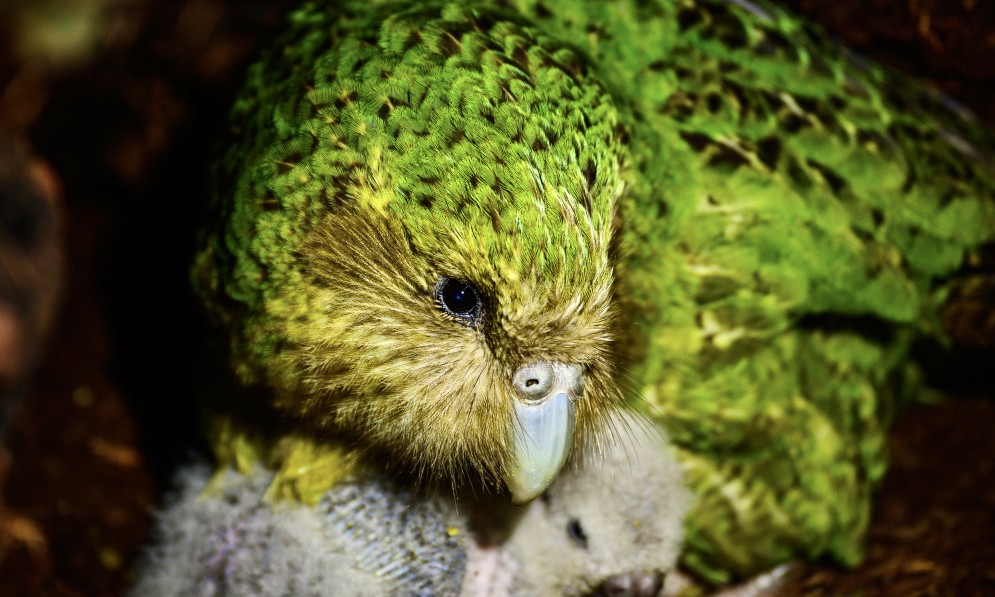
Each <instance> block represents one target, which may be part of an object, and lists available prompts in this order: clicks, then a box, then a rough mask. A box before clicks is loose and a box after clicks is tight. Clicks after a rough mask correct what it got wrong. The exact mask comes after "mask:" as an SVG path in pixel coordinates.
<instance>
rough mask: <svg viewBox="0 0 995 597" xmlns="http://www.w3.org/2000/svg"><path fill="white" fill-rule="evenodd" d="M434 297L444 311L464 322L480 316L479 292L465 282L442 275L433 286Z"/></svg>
mask: <svg viewBox="0 0 995 597" xmlns="http://www.w3.org/2000/svg"><path fill="white" fill-rule="evenodd" d="M435 298H436V300H438V301H439V304H440V305H442V308H443V310H445V312H446V313H448V314H450V315H452V316H453V317H455V318H457V319H460V320H462V321H463V322H464V323H466V324H473V323H476V322H477V320H478V319H479V318H480V303H481V300H480V292H478V291H477V289H476V288H474V287H473V286H472V285H471V284H469V283H467V282H463V281H462V280H454V279H452V278H447V277H445V276H443V277H442V278H440V279H439V283H438V284H437V285H436V286H435Z"/></svg>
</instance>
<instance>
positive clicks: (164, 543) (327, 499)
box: [132, 425, 690, 597]
mask: <svg viewBox="0 0 995 597" xmlns="http://www.w3.org/2000/svg"><path fill="white" fill-rule="evenodd" d="M209 476H210V474H209V471H208V469H207V467H205V466H195V467H190V468H188V469H186V470H185V471H183V472H182V473H181V477H180V488H179V493H178V495H177V496H176V498H175V501H174V503H173V504H171V505H170V506H168V507H167V508H166V510H165V511H164V512H163V513H162V514H161V515H160V517H159V520H158V542H157V543H156V545H155V546H154V547H153V548H152V549H151V550H150V551H149V552H148V553H146V554H145V556H144V562H143V563H142V564H140V565H139V567H138V568H137V577H138V582H137V584H136V585H135V586H134V587H133V588H132V594H134V595H136V596H138V595H157V596H160V597H171V596H174V595H175V596H184V597H185V596H189V595H262V596H266V597H274V596H278V595H295V596H296V595H301V596H304V595H323V596H324V595H349V596H353V595H378V596H379V595H457V594H459V595H462V596H463V597H474V596H479V597H484V596H493V595H523V596H524V595H535V596H544V595H586V594H590V593H592V592H595V591H599V590H600V591H602V592H603V593H604V594H607V595H629V596H632V597H636V596H643V595H645V596H655V595H657V594H658V593H659V591H660V587H661V586H662V583H663V579H664V576H665V575H666V574H667V573H669V572H670V571H671V570H672V569H673V567H674V565H675V564H676V561H677V557H678V555H679V550H680V545H681V541H682V538H683V533H682V526H681V522H682V519H683V516H684V513H685V512H686V511H687V507H688V505H689V498H690V494H689V493H688V491H687V489H686V488H685V487H684V484H683V482H682V473H681V469H680V465H679V464H678V463H677V461H676V458H675V456H674V453H673V450H672V449H671V448H670V447H668V446H667V445H666V444H665V441H664V438H663V437H662V436H661V435H659V434H658V433H657V432H656V430H655V429H653V428H652V427H650V426H648V425H646V426H638V425H634V426H633V427H632V429H631V431H630V432H629V433H627V434H625V435H622V436H620V437H619V438H618V441H617V442H614V443H612V444H610V445H608V446H605V448H604V452H603V453H602V454H601V455H599V457H598V458H597V459H594V458H589V459H585V461H584V462H583V463H581V464H579V465H578V466H568V467H567V469H566V470H564V472H563V473H562V474H561V475H560V476H559V477H558V478H557V479H556V481H555V482H554V483H553V485H552V486H551V487H550V488H549V490H548V491H547V492H546V493H545V494H543V496H542V498H540V499H537V500H535V501H533V502H531V503H529V504H527V505H524V506H513V505H510V504H507V503H505V504H504V506H500V505H497V504H493V503H489V502H487V501H485V502H475V501H473V500H454V499H453V498H452V496H451V495H450V494H446V493H440V494H426V493H421V492H418V491H416V490H414V489H413V488H412V487H410V486H405V485H403V484H398V483H396V482H393V481H392V480H391V479H389V478H388V477H386V476H385V475H383V473H378V472H367V473H366V474H362V475H359V476H356V477H352V478H349V479H347V480H343V481H341V482H340V483H339V484H338V485H336V487H335V488H334V489H332V490H330V491H328V492H327V493H326V494H325V495H323V496H322V498H321V499H320V501H319V502H318V504H317V505H316V506H315V507H313V508H312V507H307V506H303V505H300V504H294V503H283V504H279V505H276V506H275V507H274V505H273V504H271V503H268V501H267V500H266V498H265V494H266V490H267V486H268V485H269V483H270V482H271V480H272V474H271V473H266V472H263V471H259V474H257V475H255V476H245V475H242V474H240V473H237V472H234V471H231V470H229V471H228V472H227V473H226V474H225V475H224V476H223V477H218V478H217V479H216V480H215V483H216V485H215V486H214V487H213V488H211V489H208V490H207V491H206V492H204V486H205V484H207V482H208V478H209ZM494 506H496V507H494Z"/></svg>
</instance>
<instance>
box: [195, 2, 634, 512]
mask: <svg viewBox="0 0 995 597" xmlns="http://www.w3.org/2000/svg"><path fill="white" fill-rule="evenodd" d="M315 10H316V11H320V10H324V9H317V8H316V9H315ZM315 14H316V15H317V14H318V13H315ZM339 17H340V18H346V17H342V16H341V15H339ZM300 18H303V17H300ZM313 18H315V19H317V18H319V16H313ZM347 20H348V19H347V18H346V21H347ZM371 23H372V24H367V25H365V26H364V25H362V24H357V23H352V24H350V23H348V22H346V23H345V24H343V25H341V27H342V30H343V31H348V33H346V34H343V37H342V38H341V39H339V40H337V41H336V43H335V44H333V45H332V46H331V48H330V49H329V48H328V47H326V46H322V47H323V48H324V49H322V50H315V54H314V56H312V57H310V58H309V59H308V60H306V61H305V64H302V65H298V66H297V67H295V69H294V70H293V72H292V74H290V75H280V77H282V78H279V80H278V81H277V82H272V83H269V84H267V85H265V89H262V86H261V87H260V89H256V90H255V91H251V86H250V93H248V94H245V97H244V98H243V100H242V101H241V104H240V106H241V107H239V106H237V107H236V121H238V119H239V114H240V112H239V111H240V110H241V114H242V116H241V118H242V121H241V124H240V125H238V127H237V133H238V134H239V135H240V136H241V137H242V138H244V139H248V140H246V141H243V142H242V145H241V146H240V147H239V148H238V149H237V151H234V152H231V153H230V154H229V156H228V158H227V159H226V165H225V167H226V168H228V169H229V171H230V173H229V176H230V178H231V179H232V180H233V181H234V184H233V185H231V186H232V189H234V190H231V189H229V190H228V191H227V192H228V193H229V194H230V195H231V196H230V197H228V198H227V199H224V198H223V199H222V201H227V202H228V203H227V204H228V205H229V206H230V207H229V208H228V210H227V213H228V214H229V215H228V216H227V220H226V221H225V223H224V224H223V226H222V228H221V230H220V232H217V233H216V234H214V235H213V236H212V237H211V238H210V239H209V240H208V242H207V245H206V248H205V249H204V250H203V251H202V252H201V254H200V257H199V261H198V265H197V269H196V271H197V279H198V285H199V287H200V291H201V294H202V295H204V296H205V298H206V300H207V302H208V304H209V306H211V307H212V309H213V310H214V311H215V312H216V313H218V314H220V315H221V319H222V320H223V321H224V323H225V324H226V325H227V327H229V328H230V329H231V331H232V348H233V358H234V363H235V369H236V372H237V373H238V374H239V376H240V377H241V378H242V379H243V380H244V381H247V382H251V383H260V382H261V383H263V384H264V385H267V386H269V387H270V388H271V389H272V390H273V392H274V396H275V404H276V405H277V406H278V407H279V409H280V410H282V411H283V412H285V413H287V414H288V415H290V416H291V417H293V418H294V420H297V421H300V422H301V424H305V425H307V426H310V427H312V428H314V429H316V430H318V431H320V432H332V433H338V432H342V433H348V434H350V435H351V436H353V437H357V438H359V439H360V440H361V443H362V444H364V445H366V446H370V447H374V448H377V449H379V450H382V451H384V452H385V453H387V454H389V455H392V456H393V457H394V459H395V460H397V461H399V462H401V463H404V464H405V465H408V466H409V467H410V469H411V470H412V471H413V472H415V473H416V474H417V475H419V476H425V477H429V478H436V479H444V480H447V481H450V482H454V483H455V482H459V481H462V480H464V479H466V478H476V479H480V480H483V481H484V482H485V483H486V484H489V485H502V484H503V485H504V486H505V487H507V489H508V490H509V492H510V494H511V496H512V499H513V500H514V501H516V502H526V501H529V500H531V499H532V498H534V497H536V496H538V495H539V494H540V493H542V491H543V490H544V489H545V488H546V487H547V486H548V485H549V484H550V483H551V482H552V480H553V479H554V478H555V476H556V474H557V473H558V472H559V470H560V469H561V467H562V466H563V465H564V463H565V461H566V459H567V457H568V455H569V453H570V451H571V447H572V446H573V445H574V444H575V443H578V442H590V441H594V440H595V439H596V437H597V434H598V432H599V430H600V429H602V428H603V427H604V421H603V419H604V417H605V416H606V415H605V413H607V412H609V411H611V410H614V409H616V408H618V407H619V406H620V405H621V401H622V398H621V393H620V391H619V390H618V389H617V384H616V383H615V382H614V376H615V373H616V369H617V367H618V358H617V354H616V353H617V352H618V351H617V346H618V344H619V340H620V338H619V337H618V333H617V331H616V330H617V327H618V322H617V320H618V318H619V314H618V313H617V312H616V307H615V304H616V301H615V298H614V295H615V292H616V288H615V286H616V274H615V271H614V270H615V262H616V259H617V256H616V254H615V253H616V252H617V241H616V229H615V228H616V225H617V222H616V220H617V217H616V213H617V204H618V201H619V197H620V194H621V192H622V189H623V184H622V172H623V168H624V158H625V154H624V141H623V134H622V133H621V132H620V131H621V128H620V126H619V123H618V117H617V112H616V109H615V107H614V106H613V103H612V100H611V98H610V96H609V95H608V94H607V93H606V92H605V91H604V90H603V89H602V88H601V87H600V86H599V85H598V84H597V82H596V80H595V78H594V77H593V76H592V75H591V74H590V73H589V72H588V71H587V68H586V66H585V63H584V60H583V58H582V57H581V56H580V55H579V54H578V53H577V52H576V51H574V50H573V49H571V48H570V47H568V46H565V45H563V44H561V43H558V42H555V41H553V40H552V39H550V38H548V37H546V36H544V35H542V34H541V33H539V32H537V31H535V30H533V29H531V28H529V26H527V25H524V24H522V23H520V22H518V21H516V20H515V18H514V17H505V16H503V15H501V14H491V13H486V12H480V11H473V10H469V9H465V8H462V7H456V6H453V5H446V6H444V7H442V8H441V9H440V8H436V9H434V10H433V9H426V8H414V9H411V10H408V11H396V12H393V13H392V14H390V15H389V16H384V18H383V19H382V20H381V21H379V22H377V21H375V20H371ZM347 27H349V29H347ZM316 45H320V44H318V43H317V42H316ZM302 51H303V50H302ZM260 68H265V66H263V67H260ZM264 76H272V77H275V76H276V75H271V74H265V73H264V74H260V77H264ZM274 88H275V89H274ZM267 94H269V95H267ZM246 98H248V99H246ZM250 138H251V139H250ZM219 297H223V298H219Z"/></svg>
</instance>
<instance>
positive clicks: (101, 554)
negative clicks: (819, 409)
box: [0, 0, 995, 596]
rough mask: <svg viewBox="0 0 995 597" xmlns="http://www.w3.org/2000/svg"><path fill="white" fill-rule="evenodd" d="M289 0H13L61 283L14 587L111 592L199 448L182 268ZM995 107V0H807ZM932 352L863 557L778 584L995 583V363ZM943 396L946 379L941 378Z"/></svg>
mask: <svg viewBox="0 0 995 597" xmlns="http://www.w3.org/2000/svg"><path fill="white" fill-rule="evenodd" d="M289 4H290V2H288V1H287V0H273V1H263V0H241V1H239V0H185V1H184V0H0V137H3V138H16V139H18V140H19V141H20V143H21V145H20V147H21V148H22V150H23V151H24V152H25V153H27V154H31V155H33V156H34V159H35V163H44V164H47V165H48V166H50V168H51V170H52V171H54V173H55V177H54V178H55V179H57V180H58V182H59V186H60V187H61V192H60V193H58V196H59V206H60V207H59V210H60V211H59V218H60V222H61V224H62V226H63V228H62V229H63V231H64V235H63V242H64V248H65V255H66V264H65V265H66V267H65V281H64V283H63V287H62V292H61V297H62V300H61V306H60V309H59V311H58V314H57V317H56V322H57V323H56V325H55V326H54V329H53V330H52V332H51V334H50V335H49V338H48V342H47V351H46V352H45V353H44V357H43V358H42V359H41V360H40V362H38V363H37V364H36V367H35V368H34V374H33V376H32V378H31V383H30V385H29V386H28V389H27V391H26V392H25V393H24V396H23V399H22V400H21V401H20V402H21V404H20V408H19V410H18V412H17V416H16V417H15V418H14V419H12V420H11V421H10V422H9V423H8V424H7V428H6V429H4V430H3V435H4V437H3V443H4V453H3V455H2V456H0V594H3V595H8V594H9V595H67V596H68V595H118V594H120V593H121V591H122V590H123V587H124V586H125V583H126V582H127V571H128V566H129V564H130V562H131V560H132V558H133V557H134V555H135V554H136V552H137V550H138V549H139V547H140V545H141V544H142V542H143V541H145V540H146V539H147V533H148V529H149V511H150V509H151V508H152V507H153V506H154V503H155V499H156V497H157V496H158V495H159V493H160V492H161V491H162V490H163V489H165V488H166V487H167V486H168V485H167V483H168V478H169V472H170V471H171V470H172V468H173V467H174V466H175V465H176V463H178V462H181V461H183V460H184V459H186V458H189V456H190V450H191V448H190V446H196V442H197V434H196V423H197V421H196V409H195V407H194V403H195V400H196V390H195V383H194V380H195V379H196V378H197V377H198V376H199V375H200V367H201V366H202V365H201V363H202V359H201V358H200V357H201V350H202V349H201V340H200V339H201V338H202V337H203V336H204V331H205V324H204V321H203V320H202V317H201V314H200V312H199V311H198V309H197V306H196V303H195V301H194V299H193V297H192V296H191V294H190V292H189V289H188V283H187V269H188V265H189V263H190V259H191V255H192V251H193V243H194V235H195V226H196V223H197V222H198V221H199V220H200V218H201V212H200V210H201V205H202V204H203V201H204V198H205V189H206V169H207V164H208V163H209V160H210V155H211V145H212V139H213V138H215V136H216V134H217V132H218V131H219V130H220V127H221V126H222V124H223V122H224V114H225V111H226V106H227V104H228V102H229V101H230V99H231V97H232V94H233V93H234V90H235V88H236V86H237V84H238V81H239V77H240V73H241V70H242V68H243V67H244V65H245V63H246V62H247V60H248V59H249V58H250V57H251V56H252V52H253V49H254V48H255V46H256V44H257V42H258V41H259V40H260V39H265V38H266V36H267V34H268V33H269V32H271V31H272V30H273V28H274V27H275V25H276V24H277V23H278V22H279V15H280V14H281V13H282V11H283V10H285V8H286V7H287V6H288V5H289ZM787 4H789V5H792V6H793V7H794V8H796V9H797V10H800V11H802V12H805V13H806V14H809V15H811V16H812V17H813V18H815V19H817V20H818V21H820V22H821V23H823V24H824V25H825V26H826V27H827V28H828V29H830V30H831V31H832V32H833V34H834V35H836V36H838V37H839V38H841V39H842V40H843V41H845V43H847V44H848V45H850V46H852V47H854V48H855V49H857V50H859V51H860V52H862V53H864V54H866V55H869V56H871V57H874V58H876V59H878V60H881V61H883V62H886V63H888V64H891V65H894V66H895V67H896V68H899V69H901V70H904V71H906V72H909V73H912V74H915V75H917V76H921V77H924V78H927V79H929V80H930V81H932V82H933V83H934V84H935V85H936V86H938V87H939V88H941V89H943V90H945V91H946V92H948V93H949V94H950V95H952V96H954V97H956V98H958V99H959V100H961V101H963V102H964V103H965V104H967V105H969V106H970V107H971V108H972V109H973V110H975V111H976V112H977V113H978V114H979V115H980V116H981V118H982V119H983V120H984V121H986V122H988V123H989V124H991V123H995V3H990V2H981V1H977V0H953V1H947V2H943V1H940V0H933V1H930V0H872V1H864V0H837V1H835V2H829V1H816V0H794V1H791V2H787ZM991 356H992V354H991V351H988V352H983V351H982V352H978V351H968V352H964V353H958V354H957V355H956V356H955V357H954V358H949V357H947V358H942V359H941V358H937V359H936V360H935V361H934V363H933V365H932V379H933V380H934V381H935V382H936V383H937V384H939V386H940V387H941V389H942V390H943V392H942V394H943V398H942V399H941V400H940V402H939V404H936V405H919V406H914V407H912V408H911V409H909V410H908V411H906V413H905V414H904V415H903V416H902V417H901V418H900V420H899V422H898V424H897V426H896V429H895V432H894V439H893V442H892V448H893V455H892V460H893V464H892V469H891V472H890V473H889V475H888V477H887V479H886V481H885V484H884V487H883V490H882V492H881V496H880V499H879V502H878V505H877V511H876V514H875V523H874V526H873V528H872V530H871V534H870V544H869V552H868V553H869V556H868V559H867V561H866V562H865V563H864V564H863V565H862V566H860V567H859V568H857V569H855V570H840V569H838V568H836V567H834V566H832V565H830V564H812V565H806V566H805V567H804V569H802V570H800V571H799V572H798V573H797V574H796V575H795V576H794V577H793V578H792V580H791V581H790V583H791V584H790V585H789V586H787V587H786V588H785V589H784V590H783V594H784V595H853V596H873V595H896V596H906V595H958V596H959V595H967V596H971V595H995V440H992V439H991V436H992V434H993V431H995V402H993V400H992V396H993V395H995V392H993V388H995V383H993V382H992V381H991V379H992V378H993V377H995V374H991V373H990V369H991V366H993V365H995V360H992V359H991ZM938 395H939V394H938Z"/></svg>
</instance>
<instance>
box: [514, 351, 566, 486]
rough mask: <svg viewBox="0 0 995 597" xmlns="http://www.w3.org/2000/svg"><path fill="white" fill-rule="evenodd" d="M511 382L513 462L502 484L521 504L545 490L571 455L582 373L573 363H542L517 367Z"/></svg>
mask: <svg viewBox="0 0 995 597" xmlns="http://www.w3.org/2000/svg"><path fill="white" fill-rule="evenodd" d="M512 383H513V384H514V386H515V391H516V394H517V395H516V397H515V401H514V416H515V419H514V421H513V422H512V436H511V445H512V451H513V456H514V462H512V463H511V465H510V467H509V469H508V476H507V478H506V479H505V483H506V484H507V485H508V490H509V491H510V492H511V501H512V502H514V503H516V504H524V503H526V502H529V501H532V500H533V499H535V498H537V497H538V496H539V495H541V494H542V492H543V491H545V490H546V488H547V487H549V485H550V484H551V483H552V482H553V479H555V478H556V475H557V474H559V472H560V469H562V468H563V464H564V463H565V462H566V460H567V456H568V455H569V454H570V446H571V444H572V441H573V429H574V402H575V401H576V400H577V398H578V397H579V396H580V393H581V391H582V388H583V373H582V371H581V368H580V367H579V366H577V365H567V364H563V363H548V362H544V361H540V362H535V363H530V364H528V365H524V366H522V367H519V368H518V370H517V371H515V375H514V377H513V378H512Z"/></svg>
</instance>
